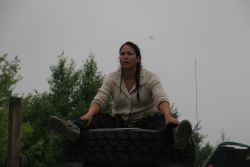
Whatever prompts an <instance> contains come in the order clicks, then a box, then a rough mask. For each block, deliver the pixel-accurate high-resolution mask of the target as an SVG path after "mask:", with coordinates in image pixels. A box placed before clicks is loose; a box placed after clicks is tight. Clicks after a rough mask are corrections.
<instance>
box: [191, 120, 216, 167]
mask: <svg viewBox="0 0 250 167" xmlns="http://www.w3.org/2000/svg"><path fill="white" fill-rule="evenodd" d="M201 128H202V127H201V126H200V122H198V123H197V124H196V125H195V127H194V130H193V137H194V140H195V145H196V148H195V151H196V152H195V153H196V155H195V156H196V164H195V167H200V166H202V164H203V163H204V162H205V161H206V160H207V158H208V156H209V155H210V154H211V152H212V150H213V147H212V146H211V145H210V144H209V143H204V139H205V137H206V136H204V135H202V134H200V133H199V130H200V129H201Z"/></svg>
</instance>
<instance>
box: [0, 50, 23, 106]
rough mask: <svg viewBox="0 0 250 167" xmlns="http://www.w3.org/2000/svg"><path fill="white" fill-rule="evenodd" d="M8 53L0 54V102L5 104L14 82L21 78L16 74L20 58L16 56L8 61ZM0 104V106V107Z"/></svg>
mask: <svg viewBox="0 0 250 167" xmlns="http://www.w3.org/2000/svg"><path fill="white" fill-rule="evenodd" d="M7 58H8V55H7V54H4V55H3V56H0V95H1V96H0V104H1V106H2V105H4V104H5V105H6V104H7V103H8V100H9V97H10V96H11V95H12V91H13V89H14V86H15V85H16V83H17V82H18V81H19V80H20V79H21V78H22V77H21V76H20V75H19V74H18V70H19V69H20V66H19V62H20V60H19V59H18V57H17V56H16V57H15V58H14V60H11V61H9V60H8V59H7ZM1 106H0V107H1Z"/></svg>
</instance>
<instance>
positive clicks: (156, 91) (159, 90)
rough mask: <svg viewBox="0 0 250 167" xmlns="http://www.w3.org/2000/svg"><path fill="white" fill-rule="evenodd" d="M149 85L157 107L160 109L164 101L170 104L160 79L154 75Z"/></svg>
mask: <svg viewBox="0 0 250 167" xmlns="http://www.w3.org/2000/svg"><path fill="white" fill-rule="evenodd" d="M149 85H150V88H151V91H152V98H153V100H154V104H155V105H156V107H157V108H158V107H159V104H160V103H161V102H163V101H166V102H168V103H169V99H168V96H167V94H166V92H165V90H164V88H163V86H162V84H161V81H160V78H159V77H158V76H157V75H156V74H152V76H151V78H150V81H149Z"/></svg>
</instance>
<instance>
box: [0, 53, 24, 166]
mask: <svg viewBox="0 0 250 167" xmlns="http://www.w3.org/2000/svg"><path fill="white" fill-rule="evenodd" d="M19 62H20V60H19V59H18V57H17V56H16V57H15V58H14V59H13V60H11V61H9V60H8V55H7V54H4V55H2V56H0V135H1V137H0V166H3V163H4V160H5V158H6V149H7V136H8V131H7V130H8V102H9V98H10V97H11V96H12V92H13V89H14V87H15V85H16V83H17V82H18V81H19V80H20V79H21V76H20V75H19V74H18V70H19V69H20V66H19Z"/></svg>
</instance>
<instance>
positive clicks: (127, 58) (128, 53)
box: [119, 45, 141, 69]
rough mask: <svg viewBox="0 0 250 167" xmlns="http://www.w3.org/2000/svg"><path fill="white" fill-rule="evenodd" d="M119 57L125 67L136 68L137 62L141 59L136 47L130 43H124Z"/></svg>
mask: <svg viewBox="0 0 250 167" xmlns="http://www.w3.org/2000/svg"><path fill="white" fill-rule="evenodd" d="M119 59H120V64H121V67H122V68H123V69H133V68H136V64H137V63H138V62H140V61H141V58H140V57H139V56H136V53H135V51H134V49H133V48H132V47H131V46H129V45H124V46H123V47H122V49H121V51H120V56H119Z"/></svg>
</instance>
